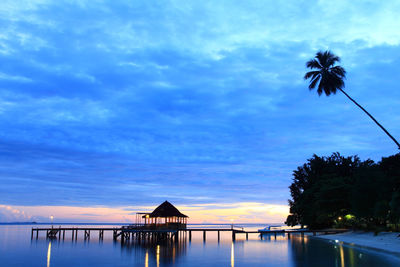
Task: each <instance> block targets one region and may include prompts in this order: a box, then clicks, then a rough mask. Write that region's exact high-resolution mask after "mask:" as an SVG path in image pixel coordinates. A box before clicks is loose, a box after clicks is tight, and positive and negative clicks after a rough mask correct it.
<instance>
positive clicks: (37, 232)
mask: <svg viewBox="0 0 400 267" xmlns="http://www.w3.org/2000/svg"><path fill="white" fill-rule="evenodd" d="M38 238H39V230H38V229H37V228H36V239H38Z"/></svg>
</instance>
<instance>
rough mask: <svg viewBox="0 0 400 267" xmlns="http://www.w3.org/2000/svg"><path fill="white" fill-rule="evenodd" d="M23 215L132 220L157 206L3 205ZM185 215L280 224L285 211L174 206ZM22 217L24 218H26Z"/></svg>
mask: <svg viewBox="0 0 400 267" xmlns="http://www.w3.org/2000/svg"><path fill="white" fill-rule="evenodd" d="M0 206H2V207H9V208H8V209H10V210H11V209H12V210H13V211H14V213H15V211H16V210H18V211H20V212H21V213H24V214H27V215H29V216H27V218H28V220H30V221H37V222H48V221H46V219H45V218H49V216H50V215H53V216H54V223H57V222H66V221H67V222H75V221H76V222H88V223H89V222H110V223H134V221H135V213H136V212H151V211H152V210H154V209H155V208H156V207H157V206H128V207H115V208H114V207H73V206H6V205H0ZM176 207H177V208H178V209H179V210H180V211H181V212H182V213H184V214H186V215H188V216H189V220H188V223H189V224H190V223H232V222H234V224H240V223H265V222H269V223H282V222H283V221H284V220H285V219H286V217H287V215H288V213H289V207H288V206H287V205H276V204H267V203H258V202H239V203H225V204H220V203H207V204H195V205H188V206H184V205H176ZM26 220H27V219H25V220H24V221H26Z"/></svg>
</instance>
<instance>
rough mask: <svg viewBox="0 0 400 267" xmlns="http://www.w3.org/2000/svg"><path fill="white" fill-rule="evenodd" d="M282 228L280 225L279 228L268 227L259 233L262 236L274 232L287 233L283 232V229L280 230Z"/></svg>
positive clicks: (259, 230)
mask: <svg viewBox="0 0 400 267" xmlns="http://www.w3.org/2000/svg"><path fill="white" fill-rule="evenodd" d="M271 228H278V229H271ZM279 228H280V226H279V225H277V226H274V225H268V226H267V227H265V228H263V229H258V232H259V233H261V234H266V233H270V232H272V233H277V232H279V233H280V232H282V233H283V232H285V230H282V229H279Z"/></svg>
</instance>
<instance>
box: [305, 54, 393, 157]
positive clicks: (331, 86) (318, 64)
mask: <svg viewBox="0 0 400 267" xmlns="http://www.w3.org/2000/svg"><path fill="white" fill-rule="evenodd" d="M337 62H340V58H339V57H338V56H336V55H334V54H333V53H331V52H330V51H325V52H322V51H319V52H318V53H317V54H316V56H315V58H313V59H311V60H309V61H307V63H306V66H307V68H310V69H312V71H309V72H307V73H306V74H305V75H304V79H305V80H307V79H310V84H309V86H308V88H309V89H310V90H313V89H315V88H316V87H317V93H318V95H321V94H322V93H325V95H327V96H329V95H330V94H336V91H337V90H339V91H341V92H342V93H343V94H344V95H345V96H347V97H348V98H349V99H350V100H351V101H352V102H353V103H354V104H356V105H357V106H358V107H359V108H361V109H362V110H363V111H364V112H365V113H366V114H367V115H368V116H369V117H370V118H371V119H372V120H373V121H374V122H375V123H376V124H377V125H378V126H379V127H381V129H382V130H383V131H384V132H385V133H386V134H387V135H388V136H389V137H390V138H391V139H392V140H393V142H395V143H396V145H397V147H398V148H399V149H400V144H399V142H398V141H397V140H396V139H395V138H394V137H393V136H392V135H391V134H390V133H389V132H388V131H387V130H386V129H385V128H384V127H383V126H382V125H381V124H380V123H379V122H378V121H377V120H376V119H375V118H374V117H373V116H372V115H371V114H370V113H369V112H368V111H366V110H365V109H364V108H363V107H362V106H361V105H360V104H358V103H357V102H356V101H355V100H354V99H353V98H351V97H350V96H349V95H348V94H347V93H346V92H345V91H344V90H343V88H344V81H343V80H344V79H345V78H346V71H345V70H344V68H342V67H341V66H335V64H336V63H337ZM314 69H315V70H314Z"/></svg>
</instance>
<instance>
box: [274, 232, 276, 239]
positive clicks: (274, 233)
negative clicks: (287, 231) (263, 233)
mask: <svg viewBox="0 0 400 267" xmlns="http://www.w3.org/2000/svg"><path fill="white" fill-rule="evenodd" d="M274 236H275V240H276V232H275V233H274Z"/></svg>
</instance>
